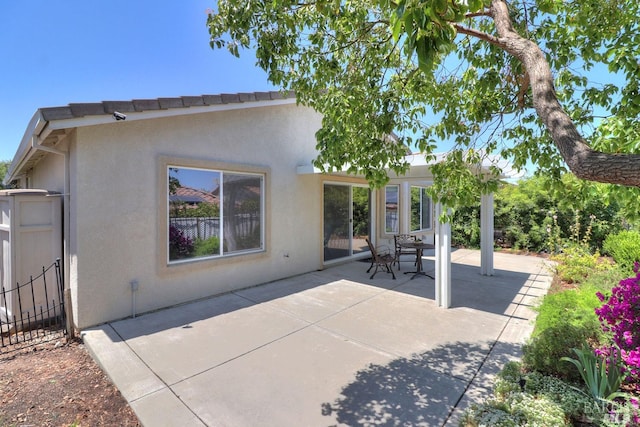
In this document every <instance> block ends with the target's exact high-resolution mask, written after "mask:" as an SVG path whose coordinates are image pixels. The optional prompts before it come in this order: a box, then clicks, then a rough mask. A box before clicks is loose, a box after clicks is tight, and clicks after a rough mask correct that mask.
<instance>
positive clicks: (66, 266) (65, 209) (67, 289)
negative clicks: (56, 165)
mask: <svg viewBox="0 0 640 427" xmlns="http://www.w3.org/2000/svg"><path fill="white" fill-rule="evenodd" d="M42 140H43V138H41V137H40V135H38V136H34V137H33V138H32V140H31V147H32V148H33V149H34V150H38V151H45V152H47V153H52V154H58V155H61V156H63V157H64V194H63V195H62V197H63V199H62V201H63V202H62V223H63V225H62V232H63V237H62V254H63V256H62V259H63V268H62V269H63V272H64V276H63V280H64V300H65V301H64V306H65V312H66V313H65V314H66V319H67V325H66V326H67V334H68V335H67V339H68V340H71V339H73V338H74V337H75V329H74V323H73V309H72V306H71V280H70V271H71V268H70V258H69V238H70V234H71V232H70V230H71V220H70V218H69V216H70V215H69V211H70V200H71V198H70V195H71V194H70V193H71V177H70V161H69V150H67V151H62V150H58V149H57V148H52V147H44V146H43V145H41V143H40V141H42Z"/></svg>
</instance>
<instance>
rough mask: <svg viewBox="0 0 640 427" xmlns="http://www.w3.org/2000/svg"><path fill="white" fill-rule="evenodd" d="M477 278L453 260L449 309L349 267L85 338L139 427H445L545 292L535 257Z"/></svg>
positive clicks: (480, 389)
mask: <svg viewBox="0 0 640 427" xmlns="http://www.w3.org/2000/svg"><path fill="white" fill-rule="evenodd" d="M425 255H427V256H425V258H424V267H425V270H426V271H427V272H433V270H434V260H433V257H432V256H428V255H429V253H426V254H425ZM479 265H480V252H479V251H472V250H463V249H461V250H455V251H453V252H452V267H451V273H452V308H450V309H442V308H438V307H437V306H436V305H435V301H434V298H435V295H434V282H433V280H431V279H429V278H427V277H424V276H421V277H416V278H415V279H414V280H411V276H410V275H404V274H402V273H399V274H396V277H397V280H392V279H391V275H389V274H386V273H383V272H379V273H378V274H377V275H376V276H375V278H374V279H373V280H369V274H367V273H366V270H367V268H368V264H365V263H363V262H351V263H348V264H343V265H339V266H335V267H331V268H327V269H325V270H324V271H319V272H312V273H308V274H305V275H301V276H297V277H293V278H289V279H285V280H280V281H277V282H273V283H269V284H265V285H261V286H257V287H253V288H249V289H245V290H241V291H237V292H233V293H229V294H225V295H221V296H218V297H215V298H210V299H206V300H202V301H198V302H194V303H190V304H185V305H181V306H178V307H174V308H170V309H166V310H162V311H158V312H154V313H150V314H146V315H142V316H139V317H136V318H132V319H125V320H122V321H117V322H113V323H109V324H105V325H102V326H99V327H95V328H92V329H88V330H85V331H83V334H82V335H83V339H84V341H85V344H86V346H87V347H88V349H89V350H90V352H91V353H92V355H93V356H94V358H95V359H96V360H97V361H98V363H99V364H100V365H101V366H102V367H103V369H104V370H105V371H106V372H107V374H108V375H109V377H110V378H111V379H112V381H113V382H114V383H115V385H116V386H117V387H118V388H119V389H120V391H121V392H122V394H123V396H124V397H125V398H126V399H127V401H128V402H129V403H130V405H131V407H132V408H133V410H134V411H135V412H136V414H137V415H138V417H139V419H140V421H141V422H142V424H143V425H145V426H154V427H155V426H370V425H403V426H445V425H446V426H455V425H458V419H459V416H460V414H461V412H462V410H463V409H464V408H465V407H467V406H468V405H469V404H470V403H472V402H474V401H480V400H482V398H483V397H486V396H488V395H489V394H490V388H491V385H492V381H491V378H492V376H493V375H494V374H495V373H496V372H497V371H499V370H500V368H501V367H502V366H503V365H504V363H505V362H506V361H508V360H512V359H515V358H518V357H519V356H520V350H521V345H522V343H523V342H524V341H525V340H526V339H527V338H528V336H529V334H530V333H531V330H532V327H533V325H532V322H531V319H532V318H533V317H534V315H535V314H534V312H533V311H532V309H531V308H532V306H533V305H535V303H536V300H537V299H538V298H539V297H540V296H542V295H544V294H545V293H546V291H547V289H548V286H549V284H550V281H551V273H550V271H549V269H548V267H546V266H545V262H544V260H543V259H541V258H537V257H530V256H521V255H511V254H503V253H496V254H495V260H494V266H495V275H494V276H491V277H485V276H481V275H480V273H479V271H480V269H479ZM412 267H413V266H412V263H411V262H404V263H403V264H402V270H403V271H406V270H409V269H411V268H412ZM431 274H433V273H431Z"/></svg>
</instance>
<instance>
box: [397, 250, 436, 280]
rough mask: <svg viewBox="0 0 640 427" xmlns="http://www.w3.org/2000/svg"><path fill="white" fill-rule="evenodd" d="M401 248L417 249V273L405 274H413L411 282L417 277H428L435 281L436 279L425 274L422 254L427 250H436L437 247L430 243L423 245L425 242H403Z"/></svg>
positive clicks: (409, 272) (408, 272)
mask: <svg viewBox="0 0 640 427" xmlns="http://www.w3.org/2000/svg"><path fill="white" fill-rule="evenodd" d="M400 246H402V247H403V248H409V249H415V250H416V271H407V272H405V273H404V274H413V277H412V278H411V280H413V279H415V278H416V276H427V277H429V278H430V279H434V280H435V278H434V277H433V276H431V275H429V274H427V273H425V272H424V271H423V270H422V252H423V251H424V250H425V249H434V248H435V246H434V245H432V244H430V243H423V242H410V241H408V242H401V243H400Z"/></svg>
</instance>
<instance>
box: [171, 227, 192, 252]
mask: <svg viewBox="0 0 640 427" xmlns="http://www.w3.org/2000/svg"><path fill="white" fill-rule="evenodd" d="M192 252H193V240H191V239H190V238H188V237H186V236H185V235H184V233H183V232H182V231H180V230H179V229H178V228H176V227H174V226H173V225H171V226H169V259H172V260H173V259H180V258H187V257H189V256H191V253H192Z"/></svg>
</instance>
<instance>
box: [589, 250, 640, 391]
mask: <svg viewBox="0 0 640 427" xmlns="http://www.w3.org/2000/svg"><path fill="white" fill-rule="evenodd" d="M633 271H634V272H635V273H636V275H635V277H629V278H627V279H623V280H621V281H620V283H619V284H618V285H617V286H615V287H614V288H613V289H611V296H610V297H609V298H607V297H605V296H604V295H603V294H602V293H600V292H598V293H597V296H598V299H600V301H602V302H604V304H603V305H602V306H601V307H600V308H596V314H597V315H598V318H599V319H600V323H601V324H602V329H603V330H604V331H605V332H611V333H612V337H613V342H614V344H615V345H616V346H617V347H618V348H619V349H620V353H621V356H622V362H623V368H624V369H625V371H626V374H627V378H626V380H627V381H626V382H628V383H630V384H635V385H636V387H638V386H639V384H640V264H638V263H637V262H636V263H635V265H634V268H633ZM601 351H602V352H603V353H606V352H609V351H610V350H608V349H601Z"/></svg>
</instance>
